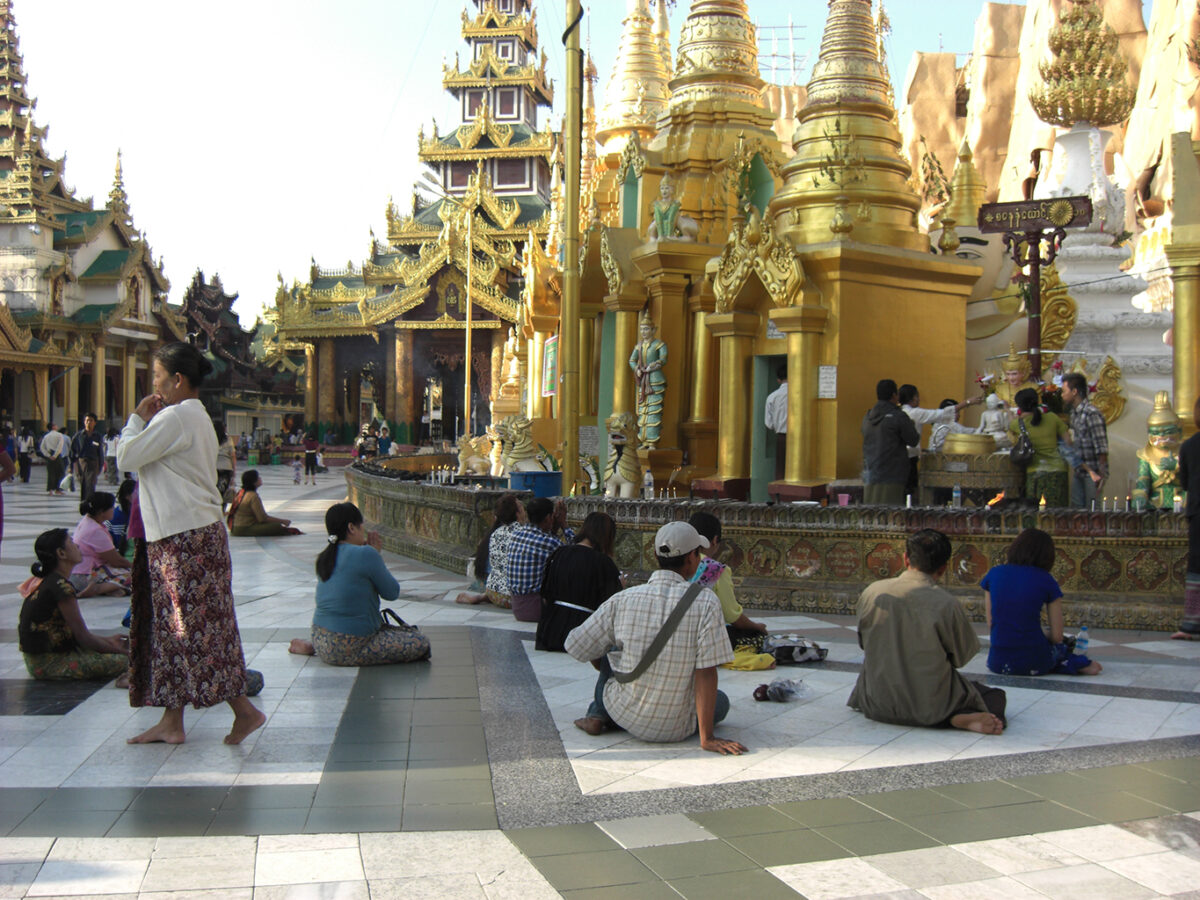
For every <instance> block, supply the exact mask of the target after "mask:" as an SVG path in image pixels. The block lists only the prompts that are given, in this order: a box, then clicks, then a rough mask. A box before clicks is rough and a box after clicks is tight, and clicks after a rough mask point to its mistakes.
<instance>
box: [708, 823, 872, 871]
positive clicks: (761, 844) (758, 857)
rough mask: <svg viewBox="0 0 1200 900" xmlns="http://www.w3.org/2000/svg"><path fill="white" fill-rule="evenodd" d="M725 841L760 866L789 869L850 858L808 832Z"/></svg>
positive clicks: (840, 848)
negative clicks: (822, 861)
mask: <svg viewBox="0 0 1200 900" xmlns="http://www.w3.org/2000/svg"><path fill="white" fill-rule="evenodd" d="M727 841H728V843H729V844H730V845H731V846H732V847H733V848H734V849H735V850H738V851H739V852H741V853H744V854H745V855H746V856H748V857H750V858H751V859H752V860H754V861H755V862H756V863H758V864H759V865H760V866H790V865H794V864H796V863H806V862H816V861H818V860H822V859H841V858H842V857H846V856H849V855H850V853H849V852H848V851H847V850H845V849H844V848H843V847H840V846H838V845H837V844H835V843H834V842H833V841H831V840H829V839H828V838H825V837H822V836H821V835H819V834H817V833H816V832H815V831H811V830H809V829H804V830H801V831H779V832H775V833H774V834H746V835H742V836H740V837H733V838H728V839H727Z"/></svg>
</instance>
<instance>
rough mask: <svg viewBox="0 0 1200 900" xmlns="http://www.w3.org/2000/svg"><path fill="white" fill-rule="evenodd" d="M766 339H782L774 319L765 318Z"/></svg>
mask: <svg viewBox="0 0 1200 900" xmlns="http://www.w3.org/2000/svg"><path fill="white" fill-rule="evenodd" d="M767 340H768V341H781V340H783V332H782V331H780V330H779V326H778V325H776V324H775V320H774V319H767Z"/></svg>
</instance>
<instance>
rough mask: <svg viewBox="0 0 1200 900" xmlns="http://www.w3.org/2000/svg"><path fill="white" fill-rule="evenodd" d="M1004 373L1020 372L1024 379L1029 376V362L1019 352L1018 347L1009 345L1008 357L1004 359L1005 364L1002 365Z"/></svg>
mask: <svg viewBox="0 0 1200 900" xmlns="http://www.w3.org/2000/svg"><path fill="white" fill-rule="evenodd" d="M1000 370H1001V371H1002V372H1020V373H1021V375H1022V377H1026V376H1028V374H1029V360H1028V359H1027V358H1026V357H1024V356H1022V355H1021V354H1020V353H1018V352H1017V345H1016V344H1014V343H1011V342H1010V343H1009V345H1008V356H1006V357H1004V362H1002V363H1001V364H1000Z"/></svg>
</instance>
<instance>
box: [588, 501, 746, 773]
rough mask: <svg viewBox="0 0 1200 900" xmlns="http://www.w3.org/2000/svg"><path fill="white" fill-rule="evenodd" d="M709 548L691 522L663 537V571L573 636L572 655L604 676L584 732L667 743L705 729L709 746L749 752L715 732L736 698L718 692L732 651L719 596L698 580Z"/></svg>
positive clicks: (659, 549) (666, 530) (672, 525)
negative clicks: (619, 732)
mask: <svg viewBox="0 0 1200 900" xmlns="http://www.w3.org/2000/svg"><path fill="white" fill-rule="evenodd" d="M707 547H708V539H707V538H705V537H704V536H703V535H701V534H700V533H699V532H698V531H696V529H695V528H693V527H692V526H691V525H689V524H688V523H687V522H669V523H667V524H666V525H664V526H663V527H662V528H660V529H658V533H657V534H655V536H654V554H655V556H656V557H657V559H658V567H659V568H658V571H656V572H654V573H652V574H651V575H650V581H649V582H648V583H646V584H643V585H638V586H636V587H631V588H627V589H625V590H623V591H620V592H619V593H616V594H614V595H613V596H611V597H609V598H608V600H606V601H605V602H604V603H602V604H601V605H600V608H599V609H597V610H596V611H595V612H594V613H592V615H591V616H590V617H589V618H588V620H587V621H586V622H584V623H583V624H582V625H580V626H579V627H578V628H576V629H575V630H574V631H572V632H571V633H570V634H569V635H567V640H566V650H567V652H568V653H570V654H571V655H572V656H573V657H575V658H576V659H578V660H580V661H581V662H584V661H590V662H591V663H592V665H593V666H595V667H596V669H597V671H599V672H600V677H599V678H598V679H597V681H596V694H595V699H594V700H593V702H592V704H591V706H589V707H588V712H587V715H586V716H584V717H583V718H581V719H576V720H575V725H576V727H578V728H580V729H581V730H583V731H586V732H587V733H588V734H592V735H596V734H602V733H603V732H605V731H607V730H608V729H610V728H613V727H618V728H623V729H624V730H625V731H628V732H629V733H630V734H631V735H633V736H634V737H636V738H640V739H641V740H644V741H658V742H666V743H669V742H674V741H682V740H685V739H687V738H689V737H691V736H692V735H693V734H696V733H697V732H699V735H700V746H701V747H702V748H703V749H705V750H711V751H712V752H714V753H724V754H740V753H744V752H746V748H745V747H744V746H743V745H742V744H740V743H738V742H737V741H730V740H723V739H721V738H718V737H715V736H714V735H713V729H714V727H715V726H716V724H717V723H718V722H720V721H721V720H722V719H724V718H725V715H726V714H727V713H728V712H729V698H728V697H726V696H725V694H723V693H722V692H721V691H719V690H717V666H719V665H721V664H722V663H724V662H728V661H729V660H731V659H733V651H732V650H731V649H730V646H729V639H728V637H726V635H725V619H724V616H723V615H722V614H721V603H720V601H719V600H718V599H717V595H716V594H714V593H713V592H712V591H710V590H709V589H708V588H702V587H700V586H699V585H691V584H689V582H690V580H691V577H692V575H693V574H695V571H696V567H697V566H698V565H699V564H700V551H701V550H703V549H707ZM685 595H688V596H685ZM677 607H681V609H679V610H677ZM673 613H674V614H675V615H673ZM672 618H675V619H676V623H675V625H674V626H673V627H672V623H671V621H669V620H670V619H672ZM656 638H657V639H658V641H657V642H656ZM656 643H658V644H659V648H658V649H657V651H656V650H655V648H654V646H653V645H655V644H656ZM614 672H615V673H616V675H614ZM630 676H633V677H630Z"/></svg>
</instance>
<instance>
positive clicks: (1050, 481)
mask: <svg viewBox="0 0 1200 900" xmlns="http://www.w3.org/2000/svg"><path fill="white" fill-rule="evenodd" d="M1013 402H1015V403H1016V405H1017V418H1016V419H1015V420H1013V421H1012V422H1010V423H1009V425H1008V430H1009V433H1010V434H1011V435H1012V439H1013V443H1016V441H1017V438H1018V437H1019V436H1020V434H1021V427H1022V425H1023V426H1024V427H1025V430H1026V431H1027V432H1028V433H1029V440H1030V441H1032V442H1033V459H1032V460H1031V461H1030V463H1029V465H1028V467H1027V468H1026V469H1025V498H1026V499H1027V500H1032V501H1033V502H1034V503H1037V502H1038V501H1039V500H1040V499H1041V498H1042V497H1045V498H1046V505H1047V506H1049V507H1051V508H1061V507H1064V506H1067V505H1068V504H1069V502H1070V490H1069V488H1070V468H1069V467H1068V466H1067V461H1066V460H1065V459H1063V458H1062V455H1061V454H1060V453H1059V452H1058V442H1059V441H1065V442H1066V443H1068V444H1069V443H1070V442H1071V435H1070V432H1069V431H1068V430H1067V423H1066V422H1064V421H1063V420H1062V419H1060V418H1059V417H1058V416H1056V415H1054V414H1052V413H1043V412H1042V408H1041V398H1040V397H1039V396H1038V392H1037V391H1035V390H1034V389H1033V388H1023V389H1022V390H1019V391H1017V396H1016V397H1014V398H1013Z"/></svg>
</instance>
